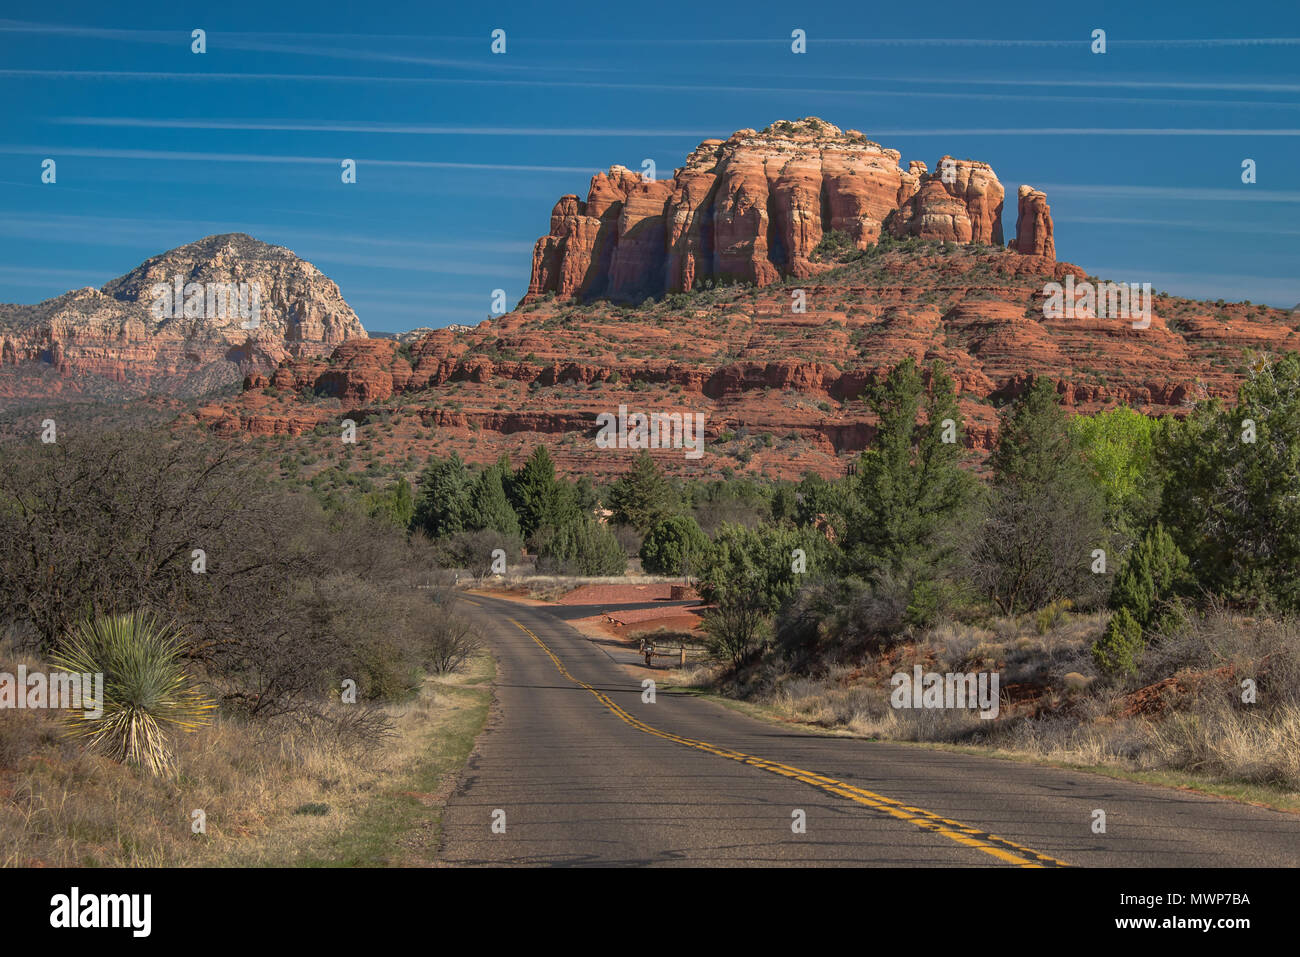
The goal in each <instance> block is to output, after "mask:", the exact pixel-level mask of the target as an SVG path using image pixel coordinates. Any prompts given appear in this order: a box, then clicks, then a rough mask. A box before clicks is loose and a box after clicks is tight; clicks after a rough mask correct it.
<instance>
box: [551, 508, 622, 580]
mask: <svg viewBox="0 0 1300 957" xmlns="http://www.w3.org/2000/svg"><path fill="white" fill-rule="evenodd" d="M536 539H537V570H538V571H540V572H543V573H548V574H560V575H622V574H623V573H624V572H625V571H627V554H626V553H625V552H624V551H623V546H622V545H620V544H619V542H618V539H617V538H616V537H615V536H614V533H613V532H611V531H610V530H609V528H607V527H606V526H604V525H602V524H600V523H599V522H597V521H596V520H595V519H594V518H591V517H590V516H587V515H582V516H579V517H578V518H575V519H573V520H571V521H568V522H565V523H564V524H563V525H560V526H558V527H555V526H547V527H544V528H541V529H539V530H538V532H537V536H536Z"/></svg>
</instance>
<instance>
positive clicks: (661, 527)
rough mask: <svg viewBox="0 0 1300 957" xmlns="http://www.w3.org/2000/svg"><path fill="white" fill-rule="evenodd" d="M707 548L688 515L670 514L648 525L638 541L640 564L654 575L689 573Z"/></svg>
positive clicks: (702, 536) (707, 545) (693, 520)
mask: <svg viewBox="0 0 1300 957" xmlns="http://www.w3.org/2000/svg"><path fill="white" fill-rule="evenodd" d="M708 547H709V539H708V537H707V536H706V535H705V534H704V532H702V531H701V530H700V526H699V523H697V522H696V521H695V519H693V518H691V517H690V516H689V515H670V516H668V517H667V518H665V519H661V520H660V521H658V522H656V523H655V524H654V525H652V526H651V527H650V531H649V532H647V533H646V537H645V541H643V542H642V543H641V553H640V554H641V567H642V568H644V569H645V570H646V571H648V572H651V573H653V574H660V575H683V576H684V575H689V574H690V573H691V572H692V571H693V570H694V566H695V563H696V561H697V560H698V559H699V558H700V557H701V556H702V555H703V554H704V551H705V550H706V549H707V548H708Z"/></svg>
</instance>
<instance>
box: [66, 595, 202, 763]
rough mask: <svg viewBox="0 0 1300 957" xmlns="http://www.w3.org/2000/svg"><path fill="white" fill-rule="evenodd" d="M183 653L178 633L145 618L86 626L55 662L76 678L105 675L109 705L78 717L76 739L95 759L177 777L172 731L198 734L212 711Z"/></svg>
mask: <svg viewBox="0 0 1300 957" xmlns="http://www.w3.org/2000/svg"><path fill="white" fill-rule="evenodd" d="M183 651H184V641H183V639H182V637H181V635H180V633H179V632H177V631H175V630H174V629H173V628H170V627H167V626H164V625H160V624H158V623H157V622H156V621H154V620H153V619H152V618H151V617H149V616H147V615H145V614H142V613H139V612H136V613H132V614H129V615H113V616H110V617H105V618H96V619H88V620H86V621H83V622H82V623H81V624H80V625H79V626H77V627H76V628H75V629H73V631H72V632H71V633H69V634H68V635H67V636H66V637H65V639H64V641H63V645H62V649H61V650H60V651H59V652H57V653H56V654H54V655H53V656H52V657H53V661H54V663H55V664H56V665H57V666H58V667H60V668H64V669H66V670H68V671H70V672H75V673H78V674H102V675H103V676H104V688H103V700H102V701H97V702H95V704H96V708H95V709H94V710H101V711H102V714H100V715H99V716H98V717H93V716H91V715H90V714H89V713H88V712H79V713H74V715H73V716H72V717H71V718H69V720H70V721H71V722H72V724H71V732H72V734H74V735H75V736H77V737H81V738H84V739H85V740H86V742H87V749H88V750H89V751H91V752H92V753H95V754H102V755H105V756H107V757H110V758H112V759H113V760H115V761H122V762H125V763H127V764H131V765H135V766H138V767H143V768H146V769H147V770H149V771H151V772H152V773H154V774H158V775H162V774H170V773H172V771H173V770H174V764H173V759H172V751H171V747H170V746H169V744H168V741H167V733H168V731H169V730H173V729H179V730H181V731H192V730H194V729H195V728H196V727H198V726H200V725H202V724H205V723H206V722H207V718H208V714H209V712H210V711H211V710H212V708H213V704H212V703H211V702H210V701H208V700H207V699H206V698H204V697H203V696H202V695H201V694H199V693H198V691H196V690H195V689H194V688H193V687H192V686H191V679H190V676H189V675H188V674H187V673H186V671H185V668H184V666H183V664H182V660H181V656H182V653H183Z"/></svg>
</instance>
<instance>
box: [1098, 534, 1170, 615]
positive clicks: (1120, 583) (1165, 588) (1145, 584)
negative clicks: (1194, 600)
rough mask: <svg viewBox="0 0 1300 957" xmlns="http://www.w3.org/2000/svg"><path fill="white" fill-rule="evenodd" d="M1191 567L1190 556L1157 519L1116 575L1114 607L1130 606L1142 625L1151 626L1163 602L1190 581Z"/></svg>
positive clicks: (1132, 613)
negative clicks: (1182, 550)
mask: <svg viewBox="0 0 1300 957" xmlns="http://www.w3.org/2000/svg"><path fill="white" fill-rule="evenodd" d="M1187 568H1188V561H1187V556H1186V555H1184V554H1183V553H1182V552H1181V551H1180V550H1179V548H1178V546H1177V545H1176V544H1174V540H1173V538H1172V537H1171V536H1170V535H1169V533H1168V532H1166V531H1165V528H1164V526H1163V525H1161V524H1160V523H1159V522H1157V523H1156V525H1155V528H1153V529H1152V530H1151V531H1149V532H1148V533H1147V534H1146V535H1144V536H1143V537H1142V540H1141V541H1140V542H1138V544H1137V546H1136V547H1135V548H1134V549H1133V551H1131V552H1129V555H1128V558H1126V559H1125V560H1124V564H1123V566H1122V567H1121V568H1120V571H1119V574H1118V575H1116V576H1115V584H1114V587H1113V588H1112V589H1111V596H1110V606H1111V608H1114V609H1117V610H1118V609H1121V608H1122V609H1126V610H1127V611H1128V612H1129V614H1130V615H1131V616H1132V617H1133V619H1134V620H1135V621H1137V623H1138V624H1139V625H1141V626H1142V628H1144V629H1147V628H1150V627H1151V625H1152V623H1153V621H1154V619H1155V618H1156V613H1157V611H1158V610H1159V608H1160V605H1161V603H1162V602H1164V601H1166V600H1168V599H1170V598H1172V597H1174V596H1175V595H1176V594H1177V593H1178V592H1179V591H1180V590H1182V589H1183V588H1185V587H1186V586H1187V584H1188V583H1189V581H1188V574H1187Z"/></svg>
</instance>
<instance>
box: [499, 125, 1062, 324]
mask: <svg viewBox="0 0 1300 957" xmlns="http://www.w3.org/2000/svg"><path fill="white" fill-rule="evenodd" d="M899 159H900V154H899V153H898V151H897V150H890V149H885V148H884V147H882V146H880V145H879V144H876V143H873V142H871V141H870V140H868V139H867V138H866V137H865V136H863V135H862V134H861V133H859V132H858V131H857V130H848V131H847V132H845V131H841V130H839V129H838V128H836V127H834V126H831V125H830V124H829V123H825V122H823V121H822V120H819V119H816V118H815V117H809V118H807V119H804V120H800V121H798V122H795V123H790V122H780V123H775V124H773V125H772V126H770V127H768V128H767V129H765V130H763V131H762V132H756V131H754V130H748V129H746V130H740V131H738V132H736V133H733V134H732V135H731V137H730V138H728V139H726V140H716V139H713V140H705V141H704V142H702V143H701V144H700V145H699V146H698V147H696V148H695V150H694V151H693V152H692V153H691V154H690V156H688V157H687V159H686V164H685V165H684V166H683V167H681V168H680V169H678V170H676V171H675V173H674V174H673V177H672V179H671V180H663V181H648V180H644V179H642V177H641V175H640V174H639V173H634V172H632V171H630V170H628V169H626V168H624V167H622V166H615V167H612V168H611V169H610V171H609V172H608V173H597V174H596V175H595V176H594V177H592V180H591V187H590V189H589V191H588V194H587V199H586V201H585V202H584V201H583V200H581V199H580V198H579V197H578V196H576V195H568V196H563V197H561V198H560V201H559V202H558V203H556V205H555V208H554V209H553V210H552V211H551V229H550V232H549V233H548V234H547V235H545V236H543V237H542V238H541V239H539V240H538V241H537V243H536V245H535V246H534V249H533V264H532V275H531V277H530V281H529V285H528V293H527V295H526V296H525V297H524V300H523V301H524V302H525V303H528V302H534V301H536V300H538V299H541V298H542V297H544V296H546V295H547V294H554V295H555V297H556V298H559V299H571V298H572V299H579V300H584V301H590V300H593V299H598V298H609V299H613V300H616V301H622V302H630V301H640V300H641V299H642V298H644V297H646V296H659V295H662V294H663V293H665V292H681V291H686V290H690V289H694V288H697V287H698V286H699V284H701V283H703V282H704V281H705V280H709V279H711V280H713V281H715V282H723V283H726V282H750V283H754V284H756V285H759V286H765V285H768V284H770V283H773V282H776V281H777V280H778V279H781V278H782V277H785V276H793V277H795V278H801V279H802V278H806V277H811V276H815V275H817V274H818V273H820V272H823V271H825V270H826V269H828V268H829V267H828V266H826V265H825V264H823V263H818V262H815V261H813V259H812V252H813V250H814V249H816V247H817V245H818V243H820V242H821V240H822V238H823V236H825V234H826V233H827V232H828V231H831V230H834V231H837V232H840V233H844V234H846V235H847V236H848V237H849V238H850V239H851V240H852V241H853V243H854V244H855V245H857V246H858V248H860V249H865V248H867V247H868V246H871V245H873V244H875V243H876V242H877V241H878V240H879V238H880V235H881V233H882V232H883V231H884V230H885V228H886V225H885V224H886V221H889V222H890V223H891V225H890V230H891V232H892V234H893V235H895V236H898V237H907V236H916V237H919V238H921V239H942V240H950V241H953V242H959V243H985V244H992V245H998V246H1001V245H1002V242H1003V238H1002V204H1003V197H1004V191H1003V188H1002V184H1001V183H999V182H998V179H997V176H996V175H995V174H994V173H993V170H992V169H991V168H990V167H989V166H988V164H986V163H978V162H974V161H972V160H955V159H953V158H952V157H950V156H945V157H943V158H941V159H940V160H939V163H938V165H937V167H936V169H935V171H934V172H932V173H931V172H928V171H927V167H926V165H925V164H924V163H920V162H917V161H912V162H911V163H910V164H909V166H908V168H907V169H906V170H904V169H902V168H901V167H900V166H899ZM1036 255H1043V254H1042V253H1036Z"/></svg>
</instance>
